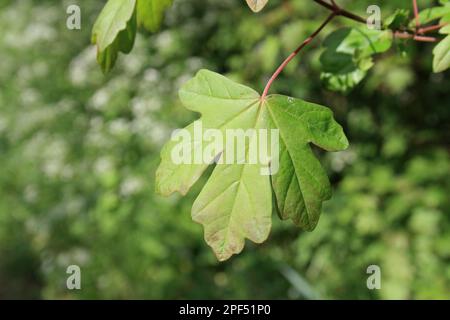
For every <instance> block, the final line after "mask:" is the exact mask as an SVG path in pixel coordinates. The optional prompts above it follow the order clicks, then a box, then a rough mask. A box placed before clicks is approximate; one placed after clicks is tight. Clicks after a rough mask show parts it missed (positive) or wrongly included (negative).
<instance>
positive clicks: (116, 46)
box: [92, 0, 137, 73]
mask: <svg viewBox="0 0 450 320" xmlns="http://www.w3.org/2000/svg"><path fill="white" fill-rule="evenodd" d="M135 7H136V0H109V1H108V2H107V3H106V5H105V6H104V7H103V10H102V11H101V13H100V15H99V16H98V18H97V21H96V22H95V24H94V27H93V29H92V43H94V44H96V45H97V62H98V63H99V64H100V66H101V68H102V70H103V72H104V73H107V72H109V71H110V70H111V69H112V67H113V66H114V64H115V62H116V60H117V56H118V53H119V52H123V53H129V52H130V51H131V49H132V48H133V46H134V40H135V38H136V27H137V22H136V10H135Z"/></svg>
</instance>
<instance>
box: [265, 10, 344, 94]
mask: <svg viewBox="0 0 450 320" xmlns="http://www.w3.org/2000/svg"><path fill="white" fill-rule="evenodd" d="M335 16H336V12H333V13H331V14H330V15H329V16H328V18H327V19H326V20H325V21H324V22H323V23H322V24H321V25H320V27H319V28H317V30H316V31H314V32H313V33H312V34H311V35H310V36H309V37H308V38H307V39H306V40H305V41H303V42H302V44H301V45H300V46H299V47H298V48H297V49H295V51H294V52H292V53H291V54H290V55H289V56H288V57H287V58H286V60H284V61H283V63H282V64H281V65H280V66H279V67H278V69H277V70H276V71H275V73H274V74H273V75H272V77H270V79H269V81H268V82H267V85H266V87H265V88H264V91H263V94H262V96H261V100H264V99H265V98H266V96H267V93H268V92H269V89H270V86H271V85H272V83H273V82H274V81H275V79H276V78H277V77H278V76H279V75H280V73H281V72H282V71H283V69H284V68H285V67H286V66H287V65H288V63H289V62H291V60H292V59H294V57H295V56H296V55H297V54H298V53H299V52H300V50H302V49H303V48H304V47H306V46H307V45H308V44H309V43H310V42H311V41H313V40H314V38H315V37H316V36H317V35H318V34H319V33H320V31H322V29H323V28H325V26H326V25H327V24H328V23H329V22H330V21H331V20H333V18H334V17H335Z"/></svg>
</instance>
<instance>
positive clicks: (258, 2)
mask: <svg viewBox="0 0 450 320" xmlns="http://www.w3.org/2000/svg"><path fill="white" fill-rule="evenodd" d="M246 1H247V4H248V6H249V7H250V9H252V11H253V12H259V11H261V10H262V9H263V8H264V7H265V6H266V4H267V2H268V1H269V0H246Z"/></svg>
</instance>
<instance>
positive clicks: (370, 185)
mask: <svg viewBox="0 0 450 320" xmlns="http://www.w3.org/2000/svg"><path fill="white" fill-rule="evenodd" d="M340 2H341V3H342V4H343V5H345V7H347V8H348V9H352V10H354V11H356V12H358V13H360V14H362V15H364V13H365V8H367V6H368V5H369V4H374V3H375V4H379V5H380V6H381V8H382V10H383V17H388V16H389V15H391V14H392V13H393V12H394V11H395V9H397V8H405V9H409V8H408V7H407V6H409V3H407V2H406V1H403V0H396V1H389V3H387V2H386V1H368V0H364V1H340ZM74 3H78V4H79V5H80V7H81V9H82V30H80V31H70V30H67V28H66V27H65V20H66V14H65V9H66V7H67V5H69V4H74ZM431 3H432V1H425V0H424V1H419V5H420V6H421V7H425V6H429V5H430V4H431ZM101 7H102V3H101V2H97V1H88V0H78V1H49V0H41V1H37V0H35V1H33V0H20V1H13V0H6V1H2V3H1V4H0V27H1V30H3V32H2V33H1V34H0V52H1V59H0V60H1V61H0V168H1V169H0V298H70V299H77V298H97V299H99V298H254V299H257V298H261V299H264V298H274V299H279V298H308V297H320V298H337V299H342V298H365V299H366V298H367V299H369V298H375V299H391V298H400V299H408V298H423V299H428V298H447V299H448V298H450V264H449V260H450V259H449V258H450V230H449V227H450V221H449V213H450V203H449V194H450V179H449V178H450V174H449V172H450V159H449V150H450V148H449V141H450V128H449V120H450V114H449V106H450V92H449V87H450V77H449V73H448V72H446V73H443V74H433V73H432V54H431V51H432V46H430V45H429V44H418V43H413V42H411V43H409V44H408V46H407V47H406V51H407V52H406V53H407V54H406V55H399V54H397V53H396V52H395V50H391V51H389V52H388V53H384V54H383V55H382V56H380V57H377V58H376V61H375V66H374V67H373V68H372V69H371V70H370V71H369V76H368V77H367V78H366V79H365V80H363V81H362V82H361V84H360V85H358V87H357V88H356V89H355V90H353V91H352V92H351V93H350V94H349V95H348V96H343V95H341V94H339V93H333V92H330V91H327V90H326V89H324V87H323V86H322V84H321V81H320V61H319V57H320V54H321V53H322V52H323V50H324V49H323V48H322V47H321V46H320V45H319V43H320V41H322V40H323V39H324V38H325V37H326V35H327V34H329V33H330V32H331V31H333V30H334V27H335V26H337V25H339V26H342V25H345V26H347V25H348V26H354V24H353V23H352V22H348V21H345V20H343V19H337V20H336V21H335V22H334V25H330V26H328V27H327V28H326V29H325V30H324V32H323V33H322V34H321V35H320V37H319V39H318V40H316V41H315V42H314V44H313V46H312V47H310V48H308V49H306V50H305V51H304V52H303V53H302V54H301V55H300V56H299V57H298V58H297V59H296V60H295V61H294V62H293V63H292V64H290V65H289V67H288V68H287V69H286V70H285V71H284V73H283V74H282V75H281V76H280V78H279V79H278V80H277V82H276V83H275V84H274V86H273V89H272V90H273V91H274V92H275V91H276V92H278V93H281V94H287V95H291V96H295V97H299V98H303V99H306V100H309V101H313V102H317V103H321V104H323V105H327V106H330V107H331V108H332V109H333V111H334V112H335V116H336V118H337V120H338V121H339V122H340V123H342V124H344V127H345V131H346V133H347V135H348V137H349V140H350V143H351V147H350V148H349V150H347V151H345V152H340V153H332V154H325V153H321V152H319V151H318V154H319V156H320V159H321V161H322V163H323V164H324V165H325V166H326V167H327V168H328V171H329V176H330V177H331V178H332V182H333V190H334V195H333V198H332V200H330V201H328V202H326V203H325V207H324V210H323V214H322V218H321V220H320V222H319V225H318V227H317V229H316V230H315V231H314V232H312V233H307V232H302V231H299V230H298V229H297V228H295V227H294V226H292V224H290V223H282V222H280V221H278V219H277V218H276V217H275V216H274V224H275V225H274V228H273V230H272V232H271V236H270V238H269V240H268V241H267V242H266V243H264V244H263V245H259V246H256V245H252V244H250V243H248V244H247V246H246V249H245V250H244V252H243V253H242V254H241V255H239V256H236V257H234V258H232V259H231V260H230V261H227V262H225V263H218V262H217V261H216V259H215V257H214V256H213V253H212V252H211V250H210V249H209V248H208V247H207V245H206V244H205V243H204V241H203V234H202V229H201V226H200V225H197V224H195V223H193V222H192V221H191V219H190V208H191V204H192V201H193V199H194V198H195V196H196V194H197V192H198V190H199V186H201V185H202V184H203V183H204V181H205V179H203V181H200V183H198V184H197V185H196V188H194V189H195V190H193V191H191V192H190V193H189V195H188V196H187V197H185V198H181V197H179V196H173V197H170V198H162V197H159V196H156V195H155V193H154V172H155V170H156V167H157V165H158V163H159V151H160V148H161V145H162V144H163V143H164V142H165V141H166V140H167V139H168V137H169V135H170V132H171V131H172V130H173V129H175V128H179V127H182V126H184V125H186V124H187V123H189V122H190V121H192V119H194V118H195V115H194V114H192V113H189V112H187V111H186V110H185V109H184V108H182V107H181V106H180V102H179V101H178V99H177V90H178V88H179V87H180V85H181V84H183V83H184V82H185V81H186V80H188V79H189V78H190V77H192V75H193V74H194V73H195V72H196V71H197V70H198V69H200V68H208V69H211V70H214V71H216V72H221V73H224V74H226V75H227V76H229V77H231V78H233V79H235V80H237V81H239V82H242V83H246V84H248V85H250V86H251V87H254V88H256V89H258V90H260V91H261V89H262V88H263V87H264V84H265V82H266V81H267V78H268V76H269V75H270V74H271V73H272V71H273V70H274V69H275V68H276V66H277V65H278V64H279V63H280V61H281V60H282V59H283V57H285V56H287V54H289V52H290V50H292V49H293V48H295V46H296V45H297V44H298V43H299V42H300V41H302V40H303V39H304V38H305V37H306V36H307V34H308V33H309V32H311V31H312V30H313V29H314V28H315V27H317V25H318V24H319V23H320V20H321V19H323V18H324V17H325V16H326V15H327V14H328V12H326V11H325V10H323V8H320V7H318V6H317V5H315V4H314V3H313V2H312V1H308V0H295V1H294V0H291V1H277V0H271V1H270V2H269V4H268V7H267V8H266V9H265V10H264V11H263V12H262V13H260V14H258V15H255V14H253V13H252V12H251V11H250V10H249V9H248V8H247V6H246V4H245V2H244V1H238V0H224V1H218V0H179V1H175V3H174V6H173V8H172V9H171V10H169V11H168V13H167V16H166V20H165V23H164V26H163V29H162V31H161V32H159V33H157V34H154V35H150V34H140V35H139V36H138V38H137V39H136V45H135V48H134V50H133V52H132V53H131V54H130V55H128V56H126V57H122V58H121V59H119V62H118V65H117V66H116V68H115V69H114V70H113V71H112V72H111V73H110V74H109V75H108V76H106V77H105V76H103V75H102V72H101V71H100V68H99V67H98V66H97V65H96V61H95V48H93V47H92V46H91V45H89V38H90V31H91V27H92V25H93V22H94V21H95V18H96V16H97V15H98V13H99V12H100V10H101ZM394 47H395V43H394ZM71 264H77V265H79V266H80V267H81V270H82V289H81V290H79V291H69V290H67V289H66V277H67V274H66V273H65V272H66V268H67V266H68V265H71ZM370 264H377V265H379V266H380V267H381V272H382V288H381V290H373V291H371V290H368V289H367V287H366V279H367V276H368V275H367V274H366V268H367V266H368V265H370ZM299 279H301V280H302V281H298V280H299ZM311 292H312V293H311Z"/></svg>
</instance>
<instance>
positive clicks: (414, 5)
mask: <svg viewBox="0 0 450 320" xmlns="http://www.w3.org/2000/svg"><path fill="white" fill-rule="evenodd" d="M413 7H414V17H415V18H416V31H417V30H418V29H419V28H420V19H419V7H418V6H417V0H413Z"/></svg>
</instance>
